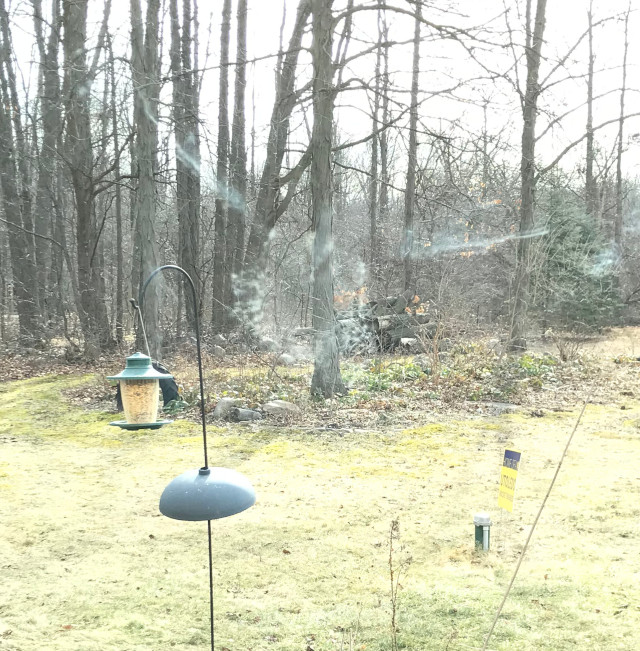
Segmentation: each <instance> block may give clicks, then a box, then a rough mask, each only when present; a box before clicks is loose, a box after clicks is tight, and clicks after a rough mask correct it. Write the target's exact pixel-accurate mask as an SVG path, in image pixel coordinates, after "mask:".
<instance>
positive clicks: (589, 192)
mask: <svg viewBox="0 0 640 651" xmlns="http://www.w3.org/2000/svg"><path fill="white" fill-rule="evenodd" d="M587 18H588V20H589V62H588V71H587V152H586V160H585V167H586V179H585V197H586V204H587V214H588V215H591V216H592V217H595V216H596V207H597V204H598V188H597V186H596V183H595V179H594V175H593V162H594V158H595V154H594V138H593V66H594V60H595V55H594V53H593V0H590V2H589V11H588V12H587Z"/></svg>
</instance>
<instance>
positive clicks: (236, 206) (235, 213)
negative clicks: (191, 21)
mask: <svg viewBox="0 0 640 651" xmlns="http://www.w3.org/2000/svg"><path fill="white" fill-rule="evenodd" d="M237 16H238V30H237V37H236V44H237V50H236V78H235V91H234V104H233V125H232V128H231V151H230V157H229V162H230V165H229V167H230V170H231V190H230V200H229V225H228V233H229V235H228V238H227V253H226V257H227V264H228V266H230V267H231V273H230V274H229V275H228V279H229V281H230V285H229V287H228V288H227V290H226V296H227V301H228V305H229V306H230V307H232V308H233V307H235V305H236V303H237V298H238V290H237V284H238V283H237V281H238V279H239V278H240V276H241V274H242V258H243V251H244V238H245V223H246V214H247V153H246V149H245V147H246V145H245V88H246V85H247V78H246V69H247V64H246V58H247V0H238V9H237ZM230 314H232V315H233V314H234V313H230ZM234 321H235V319H234V318H232V319H231V323H233V322H234Z"/></svg>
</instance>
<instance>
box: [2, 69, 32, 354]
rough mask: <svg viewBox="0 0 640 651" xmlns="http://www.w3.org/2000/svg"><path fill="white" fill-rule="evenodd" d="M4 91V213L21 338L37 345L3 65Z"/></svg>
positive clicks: (19, 335) (25, 236)
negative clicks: (35, 342) (34, 341)
mask: <svg viewBox="0 0 640 651" xmlns="http://www.w3.org/2000/svg"><path fill="white" fill-rule="evenodd" d="M0 76H1V81H2V93H1V96H0V103H1V106H0V151H2V156H0V187H1V188H2V200H3V207H4V216H5V218H6V221H7V222H8V227H7V231H8V239H9V251H10V253H11V272H12V275H13V292H14V296H15V306H16V311H17V312H18V326H19V332H18V337H19V341H20V343H21V344H23V345H33V340H34V338H35V336H36V333H37V306H36V303H35V301H34V296H33V289H32V288H33V287H35V282H36V278H35V274H34V273H33V271H34V267H33V265H30V264H29V263H28V255H29V254H28V244H27V235H26V233H25V230H24V227H23V219H22V214H21V209H20V206H21V204H20V199H19V192H18V186H17V184H16V179H17V177H18V172H17V165H16V161H15V143H14V141H13V134H12V131H11V117H10V115H9V111H8V108H9V107H11V106H12V103H11V101H10V99H9V98H8V97H7V95H6V83H5V78H4V69H3V67H2V66H0Z"/></svg>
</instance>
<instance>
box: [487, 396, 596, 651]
mask: <svg viewBox="0 0 640 651" xmlns="http://www.w3.org/2000/svg"><path fill="white" fill-rule="evenodd" d="M590 400H591V396H589V397H588V398H587V399H586V400H585V402H584V405H582V411H581V412H580V415H579V416H578V420H577V421H576V424H575V426H574V428H573V431H572V432H571V435H570V436H569V440H568V441H567V444H566V445H565V447H564V451H563V453H562V456H561V457H560V461H559V462H558V467H557V468H556V471H555V473H554V475H553V478H552V479H551V483H550V484H549V488H548V490H547V494H546V495H545V496H544V500H542V504H541V505H540V509H539V510H538V514H537V515H536V519H535V520H534V521H533V525H532V527H531V531H529V535H528V536H527V540H526V542H525V543H524V547H523V548H522V553H521V554H520V558H519V559H518V564H517V565H516V569H515V570H514V572H513V576H512V577H511V581H510V582H509V585H508V586H507V590H506V592H505V593H504V597H503V598H502V602H501V604H500V607H499V608H498V612H497V613H496V616H495V617H494V619H493V623H492V624H491V628H490V629H489V633H488V634H487V637H486V639H485V641H484V644H483V646H482V651H486V649H487V646H488V644H489V640H490V639H491V635H492V634H493V629H494V628H495V627H496V623H497V622H498V619H499V618H500V615H501V614H502V608H503V607H504V604H505V603H506V601H507V597H508V596H509V593H510V592H511V588H512V587H513V583H514V581H515V580H516V576H517V575H518V570H519V569H520V565H522V559H523V558H524V555H525V554H526V552H527V548H528V547H529V541H530V540H531V536H533V532H534V531H535V528H536V525H537V524H538V520H539V519H540V515H541V514H542V510H543V509H544V506H545V504H546V503H547V500H548V499H549V495H550V494H551V490H552V488H553V486H554V484H555V483H556V479H557V478H558V474H559V473H560V468H561V467H562V462H563V461H564V458H565V457H566V456H567V451H568V450H569V446H570V445H571V441H572V439H573V435H574V434H575V433H576V430H577V429H578V425H580V421H581V420H582V415H583V414H584V411H585V409H586V408H587V405H588V404H589V402H590Z"/></svg>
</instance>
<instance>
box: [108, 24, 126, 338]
mask: <svg viewBox="0 0 640 651" xmlns="http://www.w3.org/2000/svg"><path fill="white" fill-rule="evenodd" d="M107 48H108V52H109V76H110V80H111V95H110V98H109V109H110V113H111V115H110V119H111V128H112V129H113V149H114V152H115V161H114V170H113V173H114V175H115V178H116V186H115V194H116V196H115V213H116V214H115V217H116V242H115V247H116V296H115V310H114V312H115V314H114V319H113V320H114V324H115V336H116V343H117V344H118V345H119V346H120V345H122V342H123V341H124V253H123V250H122V187H121V185H120V183H119V182H118V181H117V179H119V178H120V173H121V172H120V130H119V126H118V109H117V105H116V64H115V58H114V56H113V47H112V43H111V36H110V35H107Z"/></svg>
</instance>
